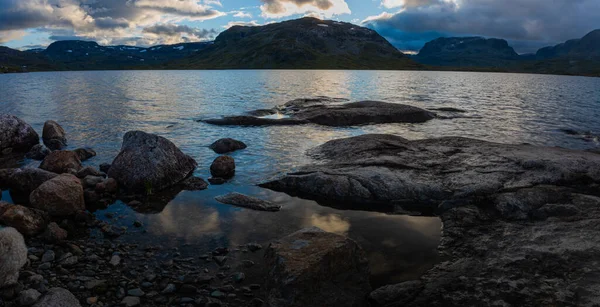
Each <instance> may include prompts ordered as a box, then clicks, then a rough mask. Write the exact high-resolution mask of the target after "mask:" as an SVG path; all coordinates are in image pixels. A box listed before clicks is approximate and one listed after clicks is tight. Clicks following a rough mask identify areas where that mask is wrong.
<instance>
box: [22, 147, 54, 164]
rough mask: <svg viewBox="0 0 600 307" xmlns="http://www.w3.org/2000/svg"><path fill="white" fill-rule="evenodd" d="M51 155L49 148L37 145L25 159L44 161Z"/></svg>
mask: <svg viewBox="0 0 600 307" xmlns="http://www.w3.org/2000/svg"><path fill="white" fill-rule="evenodd" d="M49 154H50V150H49V149H48V148H46V147H45V146H44V145H42V144H37V145H34V146H33V147H31V149H30V150H29V152H27V154H26V155H25V157H26V158H27V159H33V160H38V161H42V160H44V158H46V156H47V155H49Z"/></svg>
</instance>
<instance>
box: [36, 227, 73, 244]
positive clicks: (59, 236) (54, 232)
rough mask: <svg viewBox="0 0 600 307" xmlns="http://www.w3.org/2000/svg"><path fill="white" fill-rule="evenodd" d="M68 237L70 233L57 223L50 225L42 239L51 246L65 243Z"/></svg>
mask: <svg viewBox="0 0 600 307" xmlns="http://www.w3.org/2000/svg"><path fill="white" fill-rule="evenodd" d="M68 236H69V233H68V232H67V231H66V230H64V229H62V228H60V226H58V224H56V223H55V222H52V223H50V224H48V227H46V230H45V231H44V233H43V234H42V238H43V239H44V241H46V242H48V243H51V244H54V243H59V242H63V241H64V240H66V239H67V237H68Z"/></svg>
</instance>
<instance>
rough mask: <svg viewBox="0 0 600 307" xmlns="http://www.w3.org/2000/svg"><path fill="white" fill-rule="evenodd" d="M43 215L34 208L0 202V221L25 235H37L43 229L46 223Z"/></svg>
mask: <svg viewBox="0 0 600 307" xmlns="http://www.w3.org/2000/svg"><path fill="white" fill-rule="evenodd" d="M44 215H45V214H44V213H43V212H41V211H38V210H36V209H30V208H27V207H24V206H21V205H12V204H5V203H2V202H0V223H2V224H4V225H7V226H10V227H13V228H15V229H17V230H18V231H19V232H20V233H21V234H23V235H24V236H27V237H31V236H34V235H37V234H39V233H40V232H42V231H43V230H44V228H45V227H46V224H47V222H46V218H45V216H44Z"/></svg>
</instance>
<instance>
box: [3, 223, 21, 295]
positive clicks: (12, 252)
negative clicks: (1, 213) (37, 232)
mask: <svg viewBox="0 0 600 307" xmlns="http://www.w3.org/2000/svg"><path fill="white" fill-rule="evenodd" d="M26 262H27V246H25V240H24V239H23V236H22V235H21V234H20V233H19V232H18V231H17V230H16V229H14V228H12V227H5V228H2V227H1V226H0V263H2V265H0V289H2V288H4V287H7V286H11V285H14V284H15V283H16V282H17V280H18V279H19V270H20V269H21V267H23V266H24V265H25V263H26Z"/></svg>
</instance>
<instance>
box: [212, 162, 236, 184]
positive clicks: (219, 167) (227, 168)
mask: <svg viewBox="0 0 600 307" xmlns="http://www.w3.org/2000/svg"><path fill="white" fill-rule="evenodd" d="M210 174H211V175H212V176H213V177H217V178H223V179H229V178H231V177H233V176H235V160H234V159H233V158H232V157H230V156H220V157H217V158H216V159H215V160H214V161H213V163H212V164H211V165H210Z"/></svg>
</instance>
